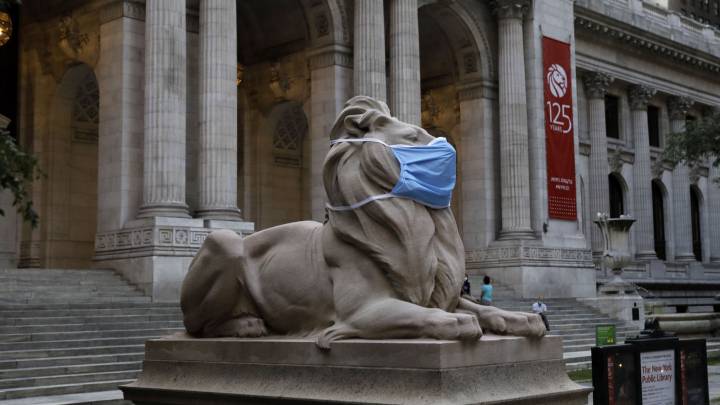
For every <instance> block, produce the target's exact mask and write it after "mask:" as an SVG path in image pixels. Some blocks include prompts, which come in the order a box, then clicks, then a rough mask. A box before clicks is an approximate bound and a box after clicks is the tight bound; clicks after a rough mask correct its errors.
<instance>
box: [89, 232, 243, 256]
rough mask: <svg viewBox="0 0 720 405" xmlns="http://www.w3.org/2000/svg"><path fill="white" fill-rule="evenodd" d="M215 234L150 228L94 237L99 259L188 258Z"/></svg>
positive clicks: (108, 233)
mask: <svg viewBox="0 0 720 405" xmlns="http://www.w3.org/2000/svg"><path fill="white" fill-rule="evenodd" d="M212 231H213V229H209V228H200V227H198V228H196V227H188V226H171V225H164V226H153V225H148V226H144V227H137V228H132V229H123V230H120V231H115V232H106V233H99V234H97V235H96V236H95V254H96V259H107V258H112V257H114V256H122V257H136V256H148V255H163V256H186V255H187V254H188V253H195V252H196V251H197V250H198V249H199V248H200V246H201V245H202V243H203V242H204V241H205V238H206V237H207V236H208V235H209V234H210V232H212ZM236 232H237V233H238V234H240V235H249V234H251V233H252V232H253V228H252V227H251V226H247V227H246V229H244V230H241V231H236Z"/></svg>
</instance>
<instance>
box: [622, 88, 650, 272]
mask: <svg viewBox="0 0 720 405" xmlns="http://www.w3.org/2000/svg"><path fill="white" fill-rule="evenodd" d="M655 93H656V90H654V89H651V88H649V87H647V86H641V85H634V86H631V87H630V88H629V89H628V96H629V100H630V112H631V118H632V128H633V134H634V135H635V162H634V163H633V175H634V181H633V188H634V189H635V193H634V194H635V195H634V200H635V213H634V217H635V219H636V220H637V222H636V223H635V225H634V226H635V228H636V229H635V248H636V257H637V258H638V259H645V260H650V259H655V258H657V256H656V254H655V244H654V240H655V233H654V231H653V211H652V210H653V204H652V173H651V170H650V131H649V128H648V115H647V110H648V101H650V99H651V98H652V97H653V96H654V95H655Z"/></svg>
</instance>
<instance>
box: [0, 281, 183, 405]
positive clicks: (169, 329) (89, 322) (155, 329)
mask: <svg viewBox="0 0 720 405" xmlns="http://www.w3.org/2000/svg"><path fill="white" fill-rule="evenodd" d="M182 329H183V326H182V314H181V312H180V309H179V307H178V305H177V304H153V303H151V302H150V298H149V297H146V296H144V295H143V293H142V292H140V291H139V290H137V289H136V288H134V287H133V286H131V285H130V284H128V283H127V282H125V281H124V280H123V279H122V278H121V277H119V276H118V275H117V274H115V273H114V272H113V271H111V270H64V269H63V270H58V269H52V270H51V269H0V404H11V403H23V404H25V403H28V404H30V403H83V401H82V398H80V399H78V400H77V401H70V402H68V401H60V400H59V399H57V398H61V397H59V396H62V395H65V396H72V395H68V394H76V393H87V392H94V391H108V392H110V393H111V394H110V395H107V396H106V398H115V399H117V398H119V391H117V386H118V385H121V384H126V383H128V382H130V381H132V380H134V379H135V378H136V377H137V375H138V373H139V371H140V369H141V368H142V360H143V355H144V343H145V341H146V340H147V339H151V338H156V337H161V336H164V335H168V334H171V333H174V332H177V331H180V330H182ZM46 396H53V398H55V399H54V400H48V401H46V402H37V401H36V402H33V401H31V400H30V399H26V400H18V399H20V398H29V397H46ZM96 397H97V396H96ZM92 403H109V402H101V401H92Z"/></svg>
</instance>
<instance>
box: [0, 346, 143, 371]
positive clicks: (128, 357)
mask: <svg viewBox="0 0 720 405" xmlns="http://www.w3.org/2000/svg"><path fill="white" fill-rule="evenodd" d="M144 357H145V353H143V351H142V350H140V351H138V352H137V353H124V354H114V353H113V354H96V355H88V356H83V355H78V356H69V357H44V358H38V359H19V360H0V372H2V371H9V370H15V369H39V368H43V367H59V366H75V365H82V364H107V363H113V362H141V361H142V360H143V358H144Z"/></svg>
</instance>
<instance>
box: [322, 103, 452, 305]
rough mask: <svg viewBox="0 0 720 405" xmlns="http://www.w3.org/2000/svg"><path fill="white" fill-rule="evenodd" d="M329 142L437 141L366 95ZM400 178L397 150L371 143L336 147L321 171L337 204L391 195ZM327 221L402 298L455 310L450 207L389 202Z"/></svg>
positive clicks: (339, 121)
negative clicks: (368, 258) (375, 266)
mask: <svg viewBox="0 0 720 405" xmlns="http://www.w3.org/2000/svg"><path fill="white" fill-rule="evenodd" d="M330 138H331V139H333V140H335V139H340V138H376V139H379V140H381V141H383V142H385V143H387V144H389V145H394V144H404V145H426V144H428V143H429V142H430V141H432V140H433V139H434V137H433V136H431V135H430V134H428V133H427V132H426V131H425V130H423V129H422V128H420V127H418V126H415V125H410V124H407V123H404V122H401V121H399V120H397V119H395V118H393V117H391V116H390V111H389V110H388V107H387V106H386V105H385V103H383V102H381V101H377V100H375V99H373V98H370V97H366V96H356V97H353V98H352V99H350V100H349V101H348V102H347V103H346V104H345V109H344V110H343V111H342V112H341V113H340V115H339V116H338V118H337V120H336V121H335V124H334V126H333V130H332V132H331V134H330ZM399 174H400V165H399V163H398V161H397V160H396V159H395V156H394V154H393V152H392V151H391V150H390V149H389V148H388V147H386V146H384V145H382V144H379V143H374V142H363V143H338V144H335V145H334V146H333V147H332V148H331V149H330V151H329V153H328V155H327V157H326V159H325V163H324V166H323V181H324V185H325V191H326V193H327V195H328V198H329V201H330V204H331V205H333V206H347V205H351V204H354V203H356V202H358V201H361V200H363V199H365V198H367V197H369V196H374V195H381V194H385V193H388V192H390V190H392V188H393V186H394V185H395V183H396V182H397V181H398V176H399ZM329 222H330V226H332V227H333V229H334V231H335V232H336V233H337V234H338V235H339V237H340V238H341V239H342V240H344V241H345V242H347V243H349V244H352V245H353V246H355V247H357V248H358V249H361V250H362V251H364V252H366V253H367V254H369V255H370V256H371V257H372V258H373V260H374V261H375V262H376V263H377V264H378V266H380V267H381V268H382V269H383V270H384V271H385V273H386V274H387V276H388V279H389V280H390V281H391V283H392V284H393V286H394V288H395V290H396V292H397V293H398V295H399V296H400V298H402V299H404V300H406V301H409V302H412V303H415V304H418V305H422V306H432V307H438V308H441V309H445V310H448V309H454V307H455V305H457V300H458V296H459V293H460V288H461V285H462V278H463V275H464V273H465V260H464V247H463V244H462V240H461V239H460V235H459V234H458V230H457V224H456V223H455V218H454V217H453V214H452V212H451V210H450V209H449V208H444V209H432V208H428V207H426V206H424V205H422V204H419V203H417V202H415V201H413V200H409V199H404V198H390V199H385V200H378V201H374V202H371V203H369V204H366V205H363V206H362V207H360V208H357V209H354V210H350V211H329Z"/></svg>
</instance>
